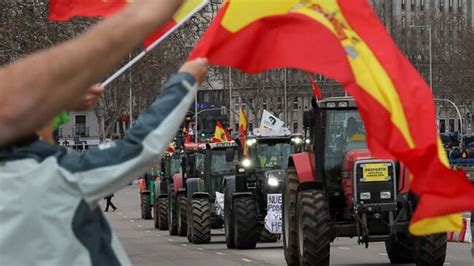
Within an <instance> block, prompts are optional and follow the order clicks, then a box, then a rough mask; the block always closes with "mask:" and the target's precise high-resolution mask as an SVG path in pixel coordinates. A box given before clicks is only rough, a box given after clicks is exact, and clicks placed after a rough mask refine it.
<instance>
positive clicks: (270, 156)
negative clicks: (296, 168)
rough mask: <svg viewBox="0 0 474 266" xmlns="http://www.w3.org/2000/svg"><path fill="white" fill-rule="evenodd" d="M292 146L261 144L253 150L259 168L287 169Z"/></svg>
mask: <svg viewBox="0 0 474 266" xmlns="http://www.w3.org/2000/svg"><path fill="white" fill-rule="evenodd" d="M291 150H292V145H291V144H289V143H276V144H273V143H272V144H267V143H259V144H257V146H256V147H255V148H254V149H251V155H252V157H253V158H255V164H256V166H257V168H265V169H268V168H270V169H286V167H287V165H288V158H289V157H290V154H291Z"/></svg>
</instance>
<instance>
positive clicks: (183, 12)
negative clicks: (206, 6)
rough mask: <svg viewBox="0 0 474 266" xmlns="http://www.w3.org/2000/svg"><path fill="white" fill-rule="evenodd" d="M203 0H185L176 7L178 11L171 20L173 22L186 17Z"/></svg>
mask: <svg viewBox="0 0 474 266" xmlns="http://www.w3.org/2000/svg"><path fill="white" fill-rule="evenodd" d="M204 2H205V1H204V0H185V1H183V4H182V5H181V7H180V8H179V9H178V11H177V12H176V13H175V14H174V16H173V20H174V21H175V22H180V21H182V20H184V19H185V18H186V16H188V15H189V14H191V13H192V12H193V11H194V10H195V9H196V8H197V7H198V6H200V5H201V4H203V3H204Z"/></svg>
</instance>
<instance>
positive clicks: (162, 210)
mask: <svg viewBox="0 0 474 266" xmlns="http://www.w3.org/2000/svg"><path fill="white" fill-rule="evenodd" d="M156 212H158V225H159V228H158V229H160V230H168V198H158V211H155V213H156Z"/></svg>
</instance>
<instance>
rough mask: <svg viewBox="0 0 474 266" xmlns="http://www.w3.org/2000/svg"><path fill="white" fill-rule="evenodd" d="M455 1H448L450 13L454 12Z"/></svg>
mask: <svg viewBox="0 0 474 266" xmlns="http://www.w3.org/2000/svg"><path fill="white" fill-rule="evenodd" d="M453 1H454V0H448V6H449V11H453V5H454V4H453Z"/></svg>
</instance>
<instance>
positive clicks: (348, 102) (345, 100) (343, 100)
mask: <svg viewBox="0 0 474 266" xmlns="http://www.w3.org/2000/svg"><path fill="white" fill-rule="evenodd" d="M318 106H319V108H323V109H356V108H357V106H356V103H355V101H354V98H353V97H350V96H345V97H330V98H325V99H323V100H321V101H318Z"/></svg>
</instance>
